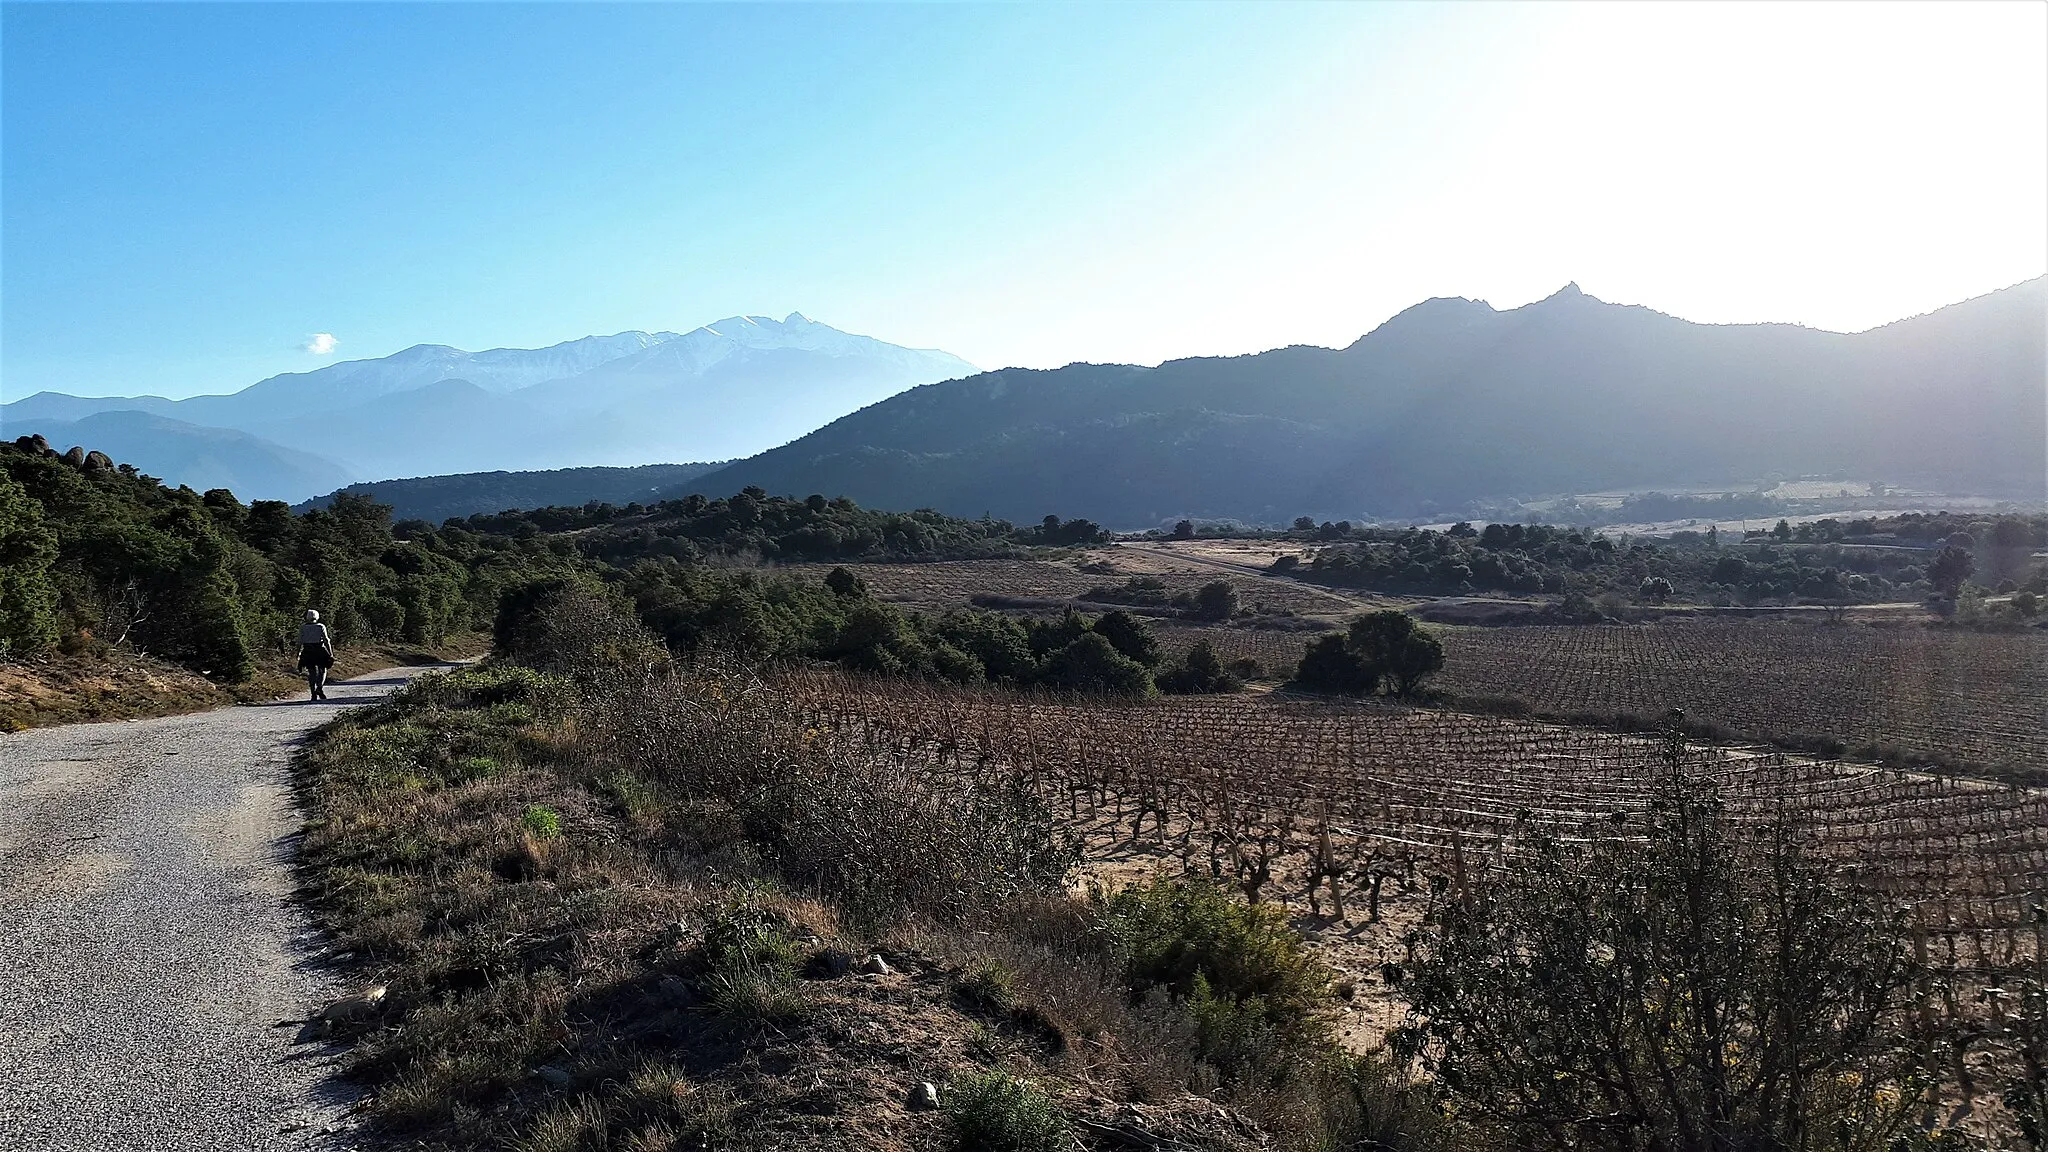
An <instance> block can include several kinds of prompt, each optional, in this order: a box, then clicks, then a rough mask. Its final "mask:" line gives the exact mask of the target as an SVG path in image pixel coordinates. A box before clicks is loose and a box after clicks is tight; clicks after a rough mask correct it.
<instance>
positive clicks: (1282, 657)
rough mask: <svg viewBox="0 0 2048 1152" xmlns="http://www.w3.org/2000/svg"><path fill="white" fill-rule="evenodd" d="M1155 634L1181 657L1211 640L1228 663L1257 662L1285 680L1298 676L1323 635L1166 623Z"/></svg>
mask: <svg viewBox="0 0 2048 1152" xmlns="http://www.w3.org/2000/svg"><path fill="white" fill-rule="evenodd" d="M1152 631H1153V632H1154V633H1155V634H1157V635H1158V637H1159V646H1160V647H1161V648H1163V649H1165V650H1166V651H1167V652H1169V653H1173V654H1176V655H1178V654H1180V653H1183V652H1186V651H1187V650H1188V649H1190V648H1192V647H1194V646H1195V643H1196V642H1197V641H1201V640H1207V641H1208V642H1209V644H1210V646H1211V647H1213V648H1215V649H1216V651H1217V653H1218V654H1219V655H1221V656H1222V657H1223V659H1225V660H1226V661H1228V660H1242V659H1245V658H1250V659H1253V660H1257V661H1258V662H1259V663H1260V664H1262V665H1264V666H1265V669H1266V672H1267V674H1268V675H1272V676H1277V677H1279V678H1281V679H1286V678H1287V677H1289V676H1292V675H1294V666H1295V665H1296V664H1299V663H1301V651H1302V649H1303V648H1305V647H1307V646H1308V642H1309V641H1311V640H1313V639H1315V638H1316V637H1317V636H1320V635H1322V631H1321V630H1320V629H1306V630H1302V631H1281V630H1279V629H1273V628H1239V627H1230V626H1218V625H1214V624H1188V623H1183V622H1181V621H1166V620H1163V621H1160V622H1159V623H1157V624H1154V625H1153V626H1152Z"/></svg>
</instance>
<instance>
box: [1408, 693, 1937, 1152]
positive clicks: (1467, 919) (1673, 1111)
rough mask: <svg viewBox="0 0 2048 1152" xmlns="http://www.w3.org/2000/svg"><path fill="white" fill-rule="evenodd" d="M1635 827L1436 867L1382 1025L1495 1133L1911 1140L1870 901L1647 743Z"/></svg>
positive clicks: (1732, 1151) (1900, 959) (1796, 832)
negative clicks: (1454, 867)
mask: <svg viewBox="0 0 2048 1152" xmlns="http://www.w3.org/2000/svg"><path fill="white" fill-rule="evenodd" d="M1665 768H1666V771H1665V775H1664V779H1663V782H1662V785H1661V787H1660V789H1659V794H1658V795H1657V797H1656V798H1655V800H1654V801H1653V802H1652V803H1651V805H1650V806H1649V809H1648V811H1647V813H1646V814H1645V815H1644V817H1643V818H1642V824H1641V826H1640V827H1639V828H1633V829H1631V828H1629V827H1628V826H1627V823H1628V822H1627V821H1626V820H1624V818H1623V817H1622V816H1621V815H1619V814H1617V815H1616V816H1615V818H1614V819H1615V822H1616V824H1617V825H1618V827H1617V829H1616V833H1617V834H1615V835H1612V836H1605V837H1600V838H1598V839H1597V840H1596V841H1595V842H1593V843H1591V844H1574V843H1566V842H1564V841H1562V840H1560V839H1558V838H1556V837H1554V836H1551V835H1547V834H1544V833H1542V832H1539V831H1535V830H1532V831H1531V832H1530V833H1529V835H1528V836H1527V838H1526V840H1525V841H1524V843H1523V844H1522V845H1521V846H1522V847H1523V848H1525V849H1526V856H1525V858H1524V859H1521V860H1519V861H1517V863H1516V866H1514V867H1512V868H1509V869H1505V870H1502V871H1500V872H1497V873H1492V874H1489V875H1488V876H1486V877H1484V878H1480V879H1477V880H1475V881H1474V882H1472V883H1470V884H1458V883H1455V882H1452V881H1448V880H1444V881H1440V882H1439V883H1438V886H1437V895H1436V898H1435V900H1434V902H1433V907H1432V908H1431V909H1430V911H1429V913H1428V917H1427V921H1426V924H1425V926H1424V928H1423V929H1422V930H1420V931H1419V932H1418V933H1416V934H1415V935H1414V936H1412V937H1411V945H1412V947H1413V949H1414V954H1413V957H1412V961H1411V963H1410V965H1409V966H1408V970H1407V975H1406V979H1405V981H1404V982H1403V984H1402V990H1403V992H1404V993H1405V994H1406V995H1407V997H1408V999H1409V1000H1410V1001H1411V1002H1412V1004H1413V1005H1414V1011H1415V1019H1414V1022H1413V1024H1412V1025H1411V1026H1410V1027H1409V1028H1407V1029H1405V1030H1403V1032H1402V1033H1401V1034H1399V1036H1398V1040H1399V1041H1400V1042H1401V1043H1402V1045H1403V1046H1404V1048H1405V1050H1408V1051H1412V1052H1415V1053H1417V1054H1418V1055H1419V1056H1420V1057H1421V1059H1422V1063H1423V1066H1424V1067H1425V1068H1426V1069H1427V1070H1428V1071H1430V1072H1431V1073H1433V1074H1434V1075H1435V1077H1436V1078H1437V1079H1438V1080H1439V1082H1440V1083H1441V1084H1442V1085H1443V1087H1444V1088H1445V1089H1446V1090H1447V1091H1448V1092H1449V1093H1450V1095H1451V1097H1452V1098H1453V1099H1454V1100H1455V1101H1457V1102H1459V1103H1460V1104H1462V1105H1465V1106H1467V1107H1465V1108H1463V1109H1461V1114H1462V1115H1465V1116H1467V1117H1468V1118H1473V1119H1474V1123H1475V1124H1476V1125H1478V1126H1479V1127H1480V1128H1481V1129H1491V1130H1492V1131H1493V1134H1494V1135H1495V1136H1496V1137H1497V1138H1498V1143H1499V1145H1500V1146H1504V1147H1514V1148H1552V1149H1560V1150H1562V1149H1628V1150H1638V1149H1640V1150H1655V1152H1665V1150H1669V1152H1748V1150H1752V1149H1769V1150H1776V1149H1802V1150H1816V1152H1818V1150H1821V1149H1828V1150H1840V1152H1850V1150H1880V1149H1902V1148H1910V1147H1914V1146H1917V1144H1918V1143H1919V1142H1922V1141H1924V1140H1926V1139H1927V1138H1926V1137H1923V1136H1922V1134H1921V1131H1920V1128H1919V1126H1918V1122H1919V1121H1920V1119H1921V1118H1922V1116H1923V1112H1924V1110H1925V1108H1926V1106H1927V1104H1928V1103H1929V1097H1928V1096H1927V1094H1926V1085H1925V1084H1924V1083H1923V1082H1922V1081H1921V1080H1920V1079H1919V1078H1918V1076H1917V1074H1916V1070H1915V1068H1914V1060H1913V1054H1912V1053H1911V1052H1910V1051H1908V1050H1907V1047H1906V1046H1905V1045H1904V1044H1902V1043H1900V1042H1899V1039H1898V1038H1899V1035H1900V1034H1899V1032H1898V1030H1897V1029H1896V1028H1895V1027H1893V1026H1894V1025H1896V1024H1897V1023H1898V1016H1899V1012H1900V1009H1901V1008H1902V1007H1903V1005H1904V999H1905V996H1906V994H1907V992H1908V990H1909V986H1910V982H1911V969H1910V965H1909V962H1908V953H1907V950H1906V948H1905V946H1904V941H1905V935H1904V933H1903V927H1902V924H1901V921H1900V919H1899V918H1898V917H1897V916H1895V915H1894V914H1893V913H1892V912H1891V911H1890V910H1888V909H1886V908H1883V907H1880V906H1878V905H1876V904H1875V903H1872V902H1870V901H1868V900H1865V899H1862V898H1860V897H1858V896H1856V895H1854V894H1853V889H1852V888H1851V886H1849V885H1847V884H1844V883H1842V882H1841V881H1840V879H1839V877H1838V876H1837V875H1836V872H1837V869H1836V868H1835V867H1834V866H1832V865H1831V864H1830V863H1829V862H1828V861H1826V860H1825V859H1824V858H1823V857H1822V856H1821V855H1820V854H1819V853H1818V852H1817V851H1816V850H1815V845H1813V844H1812V843H1811V842H1810V838H1809V836H1808V835H1806V833H1805V831H1804V830H1803V829H1802V828H1801V827H1800V826H1799V824H1798V823H1797V822H1796V820H1794V819H1793V818H1792V817H1791V816H1789V815H1786V814H1771V815H1768V816H1766V817H1765V818H1763V819H1760V820H1757V821H1754V822H1747V823H1745V822H1741V821H1738V820H1737V819H1736V818H1735V817H1734V816H1733V815H1732V814H1731V813H1730V812H1729V811H1728V810H1727V809H1725V808H1724V807H1723V805H1722V802H1721V800H1720V797H1719V795H1718V793H1717V790H1716V787H1715V786H1714V785H1713V784H1712V783H1711V782H1709V781H1708V780H1706V779H1705V778H1704V777H1698V778H1696V777H1692V776H1690V775H1688V773H1687V771H1686V768H1687V756H1686V752H1685V748H1684V742H1683V737H1682V736H1678V735H1676V734H1674V735H1673V736H1672V738H1671V739H1670V741H1669V743H1668V744H1667V754H1666V764H1665Z"/></svg>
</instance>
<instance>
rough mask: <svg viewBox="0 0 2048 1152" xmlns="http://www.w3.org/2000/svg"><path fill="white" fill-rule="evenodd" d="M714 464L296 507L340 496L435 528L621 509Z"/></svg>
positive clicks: (458, 482) (472, 484)
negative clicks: (483, 516) (548, 512)
mask: <svg viewBox="0 0 2048 1152" xmlns="http://www.w3.org/2000/svg"><path fill="white" fill-rule="evenodd" d="M720 466H721V465H719V464H642V465H640V466H639V467H636V468H562V469H557V470H555V471H551V472H471V473H467V474H464V475H458V476H423V477H420V478H418V479H413V480H378V481H374V482H368V483H361V484H350V485H349V486H348V487H346V488H343V489H341V490H340V492H330V493H328V494H327V495H325V496H321V497H317V498H315V499H312V500H308V501H306V502H305V503H303V504H300V505H299V506H298V507H297V508H295V509H294V511H299V512H303V511H305V510H306V509H308V508H325V507H327V506H329V505H331V504H333V503H334V498H335V496H337V495H340V493H341V492H347V493H349V494H351V495H356V496H368V497H369V498H370V499H372V500H375V501H376V502H378V503H379V504H388V505H390V506H391V515H392V517H393V518H394V519H397V520H425V521H428V522H429V523H433V524H439V523H441V522H442V521H444V520H447V519H449V518H450V517H458V516H461V517H466V516H473V515H476V514H477V513H479V512H506V511H511V510H513V509H534V508H561V507H567V508H580V507H582V506H583V505H585V504H588V503H590V502H591V501H593V500H595V501H599V502H602V503H605V504H615V505H618V506H620V507H624V506H626V505H628V504H632V503H635V502H639V503H643V504H644V503H651V502H653V501H655V500H656V499H658V498H659V495H660V493H662V492H663V491H666V490H668V489H671V488H674V487H675V486H677V485H679V484H683V483H686V482H687V481H689V480H691V479H693V478H695V477H697V476H701V475H703V474H704V473H706V472H711V471H715V470H717V469H718V468H719V467H720Z"/></svg>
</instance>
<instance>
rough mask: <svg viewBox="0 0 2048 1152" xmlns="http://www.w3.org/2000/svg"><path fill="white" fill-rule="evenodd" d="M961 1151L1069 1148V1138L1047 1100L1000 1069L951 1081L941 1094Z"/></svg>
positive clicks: (1056, 1109) (1049, 1151) (1037, 1151)
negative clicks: (951, 1119) (948, 1089)
mask: <svg viewBox="0 0 2048 1152" xmlns="http://www.w3.org/2000/svg"><path fill="white" fill-rule="evenodd" d="M946 1112H947V1114H948V1115H950V1116H951V1117H952V1118H953V1127H954V1130H955V1131H956V1132H957V1133H958V1134H959V1137H960V1148H961V1152H1069V1150H1070V1149H1072V1148H1073V1146H1074V1136H1073V1132H1072V1130H1071V1129H1070V1128H1069V1127H1068V1125H1067V1121H1066V1118H1065V1117H1063V1116H1061V1115H1060V1110H1059V1107H1058V1105H1056V1104H1054V1103H1053V1102H1052V1098H1051V1097H1049V1096H1047V1095H1046V1094H1045V1093H1044V1092H1043V1091H1041V1090H1040V1089H1039V1087H1038V1086H1037V1085H1036V1084H1033V1083H1032V1082H1031V1081H1029V1080H1020V1079H1018V1078H1017V1077H1015V1076H1012V1075H1010V1074H1009V1073H1008V1072H1004V1071H1002V1070H1000V1069H995V1070H991V1071H988V1072H977V1073H973V1074H970V1075H967V1076H963V1077H961V1078H960V1079H958V1080H955V1081H954V1082H953V1085H952V1089H951V1091H949V1092H948V1093H947V1094H946Z"/></svg>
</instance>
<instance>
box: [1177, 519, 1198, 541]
mask: <svg viewBox="0 0 2048 1152" xmlns="http://www.w3.org/2000/svg"><path fill="white" fill-rule="evenodd" d="M1173 538H1174V539H1175V540H1193V539H1194V538H1195V522H1194V521H1193V520H1182V521H1179V522H1178V523H1176V524H1174V526H1173Z"/></svg>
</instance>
